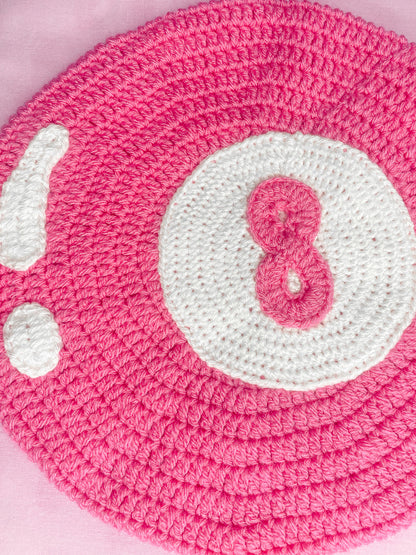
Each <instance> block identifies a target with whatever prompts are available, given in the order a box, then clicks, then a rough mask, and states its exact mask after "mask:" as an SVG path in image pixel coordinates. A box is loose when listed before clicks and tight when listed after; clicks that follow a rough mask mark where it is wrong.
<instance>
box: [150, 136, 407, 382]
mask: <svg viewBox="0 0 416 555" xmlns="http://www.w3.org/2000/svg"><path fill="white" fill-rule="evenodd" d="M277 175H283V176H287V177H291V178H294V179H296V180H299V181H301V182H303V183H305V184H306V185H309V186H310V187H311V188H312V189H313V190H314V191H315V193H316V195H317V197H318V199H319V201H320V203H321V207H322V217H321V226H320V230H319V234H318V236H317V239H316V240H315V243H314V246H315V247H316V248H317V249H318V250H319V252H320V253H321V255H322V256H323V257H324V258H325V259H326V260H327V261H328V263H329V266H330V269H331V272H332V275H333V278H334V303H333V306H332V309H331V311H330V312H329V314H328V315H327V316H326V318H325V319H324V321H323V322H322V323H321V324H320V325H318V326H316V327H313V328H310V329H307V330H300V329H295V328H285V327H282V326H279V325H278V324H277V323H276V322H275V321H274V320H273V319H271V318H269V317H268V316H266V315H265V314H264V313H263V312H262V311H261V308H260V305H259V302H258V300H257V298H256V294H255V274H256V269H257V266H258V264H259V262H260V260H261V259H262V258H263V256H264V253H263V251H262V249H261V248H260V247H259V245H257V244H256V243H255V242H254V240H253V239H252V237H251V234H250V232H249V229H248V223H247V219H246V210H247V200H248V197H249V195H250V193H251V191H252V190H253V189H254V188H255V187H256V186H257V185H258V184H259V183H261V182H262V181H264V180H266V179H269V178H270V177H273V176H277ZM159 251H160V261H159V273H160V276H161V283H162V287H163V291H164V297H165V302H166V305H167V307H168V309H169V311H170V313H171V315H172V317H173V319H174V320H175V322H176V323H177V325H178V326H179V328H180V329H181V330H182V332H183V333H184V335H185V337H186V338H187V340H188V341H189V343H190V345H191V346H192V347H193V349H194V350H195V351H196V353H197V354H198V355H199V356H200V357H201V358H202V359H203V360H204V361H206V362H207V363H208V364H209V365H211V366H213V367H215V368H218V369H219V370H221V371H223V372H225V373H227V374H229V375H230V376H232V377H235V378H241V379H243V380H245V381H247V382H250V383H253V384H257V385H260V386H265V387H275V388H277V387H284V388H287V389H298V390H307V389H313V388H316V387H319V386H324V385H328V384H333V383H336V382H340V381H344V380H349V379H352V378H354V377H356V376H358V375H359V374H360V373H362V372H364V371H365V370H366V369H368V368H370V367H372V366H373V365H375V364H376V363H377V362H379V361H380V360H382V359H384V358H385V356H386V355H387V353H388V351H389V350H390V349H391V348H392V347H393V346H394V345H395V344H396V343H397V341H398V340H399V338H400V337H401V335H402V333H403V331H404V330H405V328H406V327H407V326H408V325H409V324H410V322H411V320H412V319H413V317H414V314H415V311H416V238H415V233H414V228H413V224H412V221H411V219H410V216H409V213H408V211H407V209H406V207H405V205H404V202H403V200H402V198H401V197H400V195H399V194H398V193H397V191H396V190H395V189H394V187H393V185H392V184H391V183H390V182H389V181H388V179H387V178H386V176H385V175H384V174H383V172H382V171H381V169H380V168H379V167H378V166H376V165H375V164H374V163H372V162H371V161H370V160H369V159H368V157H367V156H366V155H365V154H364V153H363V152H361V151H359V150H356V149H354V148H351V147H349V146H347V145H345V144H343V143H340V142H337V141H332V140H330V139H325V138H322V137H317V136H311V135H303V134H301V133H296V134H294V135H290V134H286V133H275V132H271V133H268V134H266V135H262V136H258V137H250V138H248V139H246V140H245V141H244V142H242V143H238V144H235V145H232V146H230V147H229V148H226V149H223V150H221V151H218V152H216V153H215V154H213V155H212V156H210V157H208V158H207V159H206V160H204V161H203V162H202V163H201V164H200V165H199V166H198V168H197V169H196V170H195V171H194V172H193V173H192V175H190V176H189V177H188V178H187V179H186V181H185V182H184V184H183V185H182V187H181V188H180V189H179V190H178V191H177V192H176V194H175V195H174V197H173V198H172V200H171V202H170V204H169V207H168V209H167V212H166V214H165V216H164V219H163V223H162V227H161V230H160V237H159ZM290 284H291V285H290V286H291V287H295V286H296V278H295V277H293V276H292V277H291V281H290Z"/></svg>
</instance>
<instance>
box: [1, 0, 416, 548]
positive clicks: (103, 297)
mask: <svg viewBox="0 0 416 555" xmlns="http://www.w3.org/2000/svg"><path fill="white" fill-rule="evenodd" d="M415 122H416V47H415V46H414V45H412V44H409V43H408V42H407V41H406V40H405V39H404V38H403V37H398V36H397V35H395V34H393V33H387V32H385V31H384V30H383V29H381V28H377V27H375V26H373V25H371V24H368V23H365V22H364V21H362V20H360V19H356V18H354V17H353V16H351V15H346V14H343V13H342V12H340V11H338V10H332V9H330V8H328V7H322V6H319V5H317V4H311V3H308V2H303V1H302V2H297V1H292V0H225V1H219V2H217V1H214V2H210V3H204V4H199V5H198V6H197V7H194V8H191V9H188V10H181V11H178V12H176V13H170V14H168V15H167V16H166V17H164V18H159V19H157V20H155V21H153V22H151V23H149V24H147V25H146V26H145V27H143V28H140V29H138V30H136V31H133V32H130V33H128V34H126V35H121V36H118V37H115V38H113V39H110V40H109V41H108V42H107V43H106V44H105V45H99V46H97V48H96V49H95V50H94V51H93V52H90V53H88V54H87V55H86V56H85V57H84V58H82V59H81V60H80V61H78V62H77V63H76V64H75V65H73V66H71V67H70V68H69V69H68V70H67V71H66V72H65V73H64V74H62V75H60V76H59V77H58V78H57V79H56V80H54V81H53V82H52V83H51V84H50V85H48V86H47V87H46V88H44V89H43V90H42V91H41V92H40V93H39V94H38V95H37V96H35V98H34V99H33V100H32V101H31V102H29V103H28V104H27V105H26V106H24V107H23V108H22V109H21V110H20V111H19V112H18V113H17V115H16V116H14V117H13V118H12V119H11V120H10V122H9V124H8V125H7V126H6V127H5V128H4V129H3V131H2V134H1V136H0V183H2V187H1V203H0V284H1V287H0V326H1V333H0V419H1V421H2V423H3V425H4V426H5V428H6V429H7V430H8V432H9V433H10V435H11V436H12V437H13V438H14V439H15V440H16V441H17V442H18V443H19V444H20V446H21V447H22V448H23V449H24V450H25V451H26V452H27V453H28V455H29V456H30V457H31V458H32V459H33V460H34V461H35V462H36V463H37V464H38V465H39V466H40V467H41V468H42V470H43V471H45V472H46V473H47V475H48V476H49V478H50V479H51V480H52V481H53V482H54V483H55V484H56V486H57V487H58V488H59V489H61V490H62V491H64V492H66V493H67V494H68V495H69V496H71V498H72V499H74V500H75V501H77V503H79V504H80V505H81V506H82V507H85V508H87V509H88V510H90V511H91V512H93V513H94V514H96V515H98V516H100V517H101V518H102V519H104V520H105V521H107V522H110V523H112V524H114V525H115V526H117V527H119V528H121V529H123V530H126V531H128V532H130V533H133V534H135V535H137V536H138V537H140V538H143V539H148V540H150V541H152V542H155V543H158V544H161V545H164V546H165V547H168V548H172V549H174V550H177V551H179V552H184V553H201V554H213V553H218V554H221V555H245V554H254V555H260V554H261V555H266V554H281V555H283V554H284V555H295V554H312V553H315V554H323V553H327V552H328V553H329V552H337V551H340V550H343V549H346V548H348V547H351V546H354V545H358V544H360V543H363V542H368V541H370V540H371V539H373V538H376V537H381V536H383V535H385V534H387V533H388V532H392V531H395V530H397V529H399V528H400V527H402V526H405V525H407V524H409V523H410V522H411V520H412V519H413V518H415V517H416V433H415V428H416V402H415V392H416V319H415V314H416V234H415V222H416V163H415V155H416V124H415Z"/></svg>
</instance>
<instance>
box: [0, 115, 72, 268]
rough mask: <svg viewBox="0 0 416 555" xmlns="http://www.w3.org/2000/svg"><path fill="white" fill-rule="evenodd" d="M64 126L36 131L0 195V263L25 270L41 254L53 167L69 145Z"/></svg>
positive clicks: (52, 126) (44, 240) (42, 252)
mask: <svg viewBox="0 0 416 555" xmlns="http://www.w3.org/2000/svg"><path fill="white" fill-rule="evenodd" d="M68 135H69V134H68V130H67V129H65V127H62V126H60V125H54V124H52V125H49V126H48V127H45V128H43V129H41V130H40V131H39V133H38V134H37V135H36V136H35V137H34V138H33V139H32V141H31V142H30V144H29V146H28V147H27V149H26V152H25V153H24V155H23V157H22V158H21V159H20V162H19V164H18V166H17V168H16V169H15V170H14V171H13V172H12V173H11V175H10V177H9V178H8V179H7V181H6V182H5V183H4V184H3V188H2V193H1V197H0V264H2V265H3V266H7V267H8V268H11V269H12V270H27V269H28V268H29V267H30V266H32V264H34V263H35V262H36V261H37V260H39V258H41V257H42V256H43V255H44V254H45V249H46V232H45V220H46V205H47V197H48V192H49V178H50V174H51V172H52V169H53V167H54V166H55V165H56V164H57V162H58V161H59V160H60V159H61V158H62V156H63V155H64V154H65V152H66V151H67V149H68V146H69V139H68Z"/></svg>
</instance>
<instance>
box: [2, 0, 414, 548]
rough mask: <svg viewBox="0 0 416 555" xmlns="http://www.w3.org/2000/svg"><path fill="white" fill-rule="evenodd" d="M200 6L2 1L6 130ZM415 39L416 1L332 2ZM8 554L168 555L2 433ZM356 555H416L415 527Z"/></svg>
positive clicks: (109, 0)
mask: <svg viewBox="0 0 416 555" xmlns="http://www.w3.org/2000/svg"><path fill="white" fill-rule="evenodd" d="M195 2H196V0H36V1H33V0H0V126H2V125H3V124H4V123H6V121H7V119H8V118H9V116H10V115H12V114H13V113H14V112H15V111H16V109H17V108H18V107H19V106H21V105H22V104H23V103H24V102H26V101H27V100H29V99H30V98H31V97H32V95H33V94H34V93H36V92H37V91H38V90H39V89H40V88H41V87H42V86H43V85H44V84H46V83H47V82H49V81H50V80H51V79H52V78H53V77H55V76H56V75H57V74H58V73H60V72H61V71H63V70H64V69H65V68H66V67H67V66H68V65H69V64H70V63H72V62H74V61H75V60H76V59H77V58H78V57H79V56H81V55H82V54H84V53H85V52H86V51H87V50H89V49H90V48H92V47H94V46H95V44H96V43H98V42H101V41H103V40H105V39H106V38H107V37H109V36H111V35H114V34H117V33H122V32H125V31H128V30H130V29H133V28H135V27H137V26H139V25H142V24H144V23H145V22H146V21H149V20H151V19H154V18H155V17H157V16H159V15H164V14H165V13H166V12H167V11H169V10H174V9H177V8H180V7H186V6H189V5H191V4H194V3H195ZM327 3H328V4H330V5H331V6H334V7H338V8H341V9H343V10H346V11H347V10H348V11H351V12H352V13H353V14H354V15H357V16H361V17H363V18H364V19H366V20H368V21H372V22H373V23H376V24H378V25H383V26H384V27H385V28H386V29H388V30H393V31H396V32H397V33H399V34H404V35H405V36H406V37H407V38H408V39H409V40H412V41H416V1H415V0H328V2H327ZM0 553H1V554H2V555H113V554H114V555H130V554H132V555H133V554H134V555H163V554H166V553H167V552H166V551H164V550H163V549H160V548H156V547H153V546H150V545H148V544H144V543H142V542H140V541H138V540H136V539H135V538H132V537H129V536H127V535H125V534H123V533H121V532H118V531H117V530H115V529H113V528H112V527H111V526H109V525H106V524H104V523H102V522H101V521H100V520H98V519H96V518H95V517H93V516H91V515H90V514H89V513H87V512H86V511H83V510H81V509H80V508H79V507H78V506H77V505H76V504H74V503H73V502H71V501H70V500H69V499H68V498H66V496H65V495H63V494H62V493H60V492H59V491H57V490H56V489H55V488H54V487H53V486H52V485H50V484H49V482H48V481H47V480H46V478H45V477H44V476H43V475H42V474H41V472H40V471H39V470H38V468H37V467H36V466H35V465H34V464H33V463H31V462H30V461H29V460H28V459H27V457H26V455H25V454H24V453H23V452H21V451H20V449H19V448H18V447H17V445H15V444H14V443H13V442H12V441H11V440H10V439H9V437H8V436H7V435H6V434H5V432H4V431H3V430H2V429H1V428H0ZM351 554H353V555H387V554H389V555H416V523H415V524H414V525H413V526H411V527H410V528H408V529H407V530H403V531H401V532H399V533H398V534H396V535H395V536H393V537H391V538H388V539H386V540H384V541H381V542H376V543H373V544H371V545H368V546H364V547H360V548H358V549H354V550H352V551H351Z"/></svg>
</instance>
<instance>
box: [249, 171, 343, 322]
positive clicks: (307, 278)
mask: <svg viewBox="0 0 416 555" xmlns="http://www.w3.org/2000/svg"><path fill="white" fill-rule="evenodd" d="M247 218H248V222H249V225H250V231H251V233H252V235H253V237H254V239H255V241H256V242H257V243H258V244H259V245H260V246H261V247H262V248H263V250H264V251H265V252H266V253H268V254H267V255H266V256H265V257H264V259H263V260H262V262H261V263H260V265H259V267H258V270H257V275H256V292H257V296H258V299H259V301H260V306H261V307H262V310H263V311H264V312H265V313H266V314H267V315H268V316H270V317H271V318H273V319H274V320H275V321H276V322H277V323H278V324H280V325H282V326H288V327H295V328H301V329H307V328H310V327H312V326H315V325H317V324H319V323H320V322H322V320H323V319H324V318H325V316H326V315H327V314H328V312H329V310H330V308H331V306H332V300H333V295H334V283H333V280H332V275H331V270H330V269H329V266H328V263H327V262H326V261H325V260H324V259H323V258H322V256H321V255H320V254H319V252H318V251H317V249H316V248H315V247H313V242H314V240H315V238H316V236H317V234H318V231H319V224H320V221H321V205H320V204H319V200H318V199H317V197H316V195H315V193H314V192H313V191H312V189H311V188H310V187H308V186H307V185H305V184H303V183H300V182H299V181H296V180H294V179H289V178H283V177H274V178H272V179H269V180H267V181H265V182H263V183H261V184H260V185H258V186H257V187H256V189H255V190H254V191H253V193H252V194H251V196H250V199H249V206H248V210H247ZM290 270H292V271H294V272H295V273H297V275H298V278H299V280H300V285H301V288H300V291H298V292H292V291H290V289H289V287H288V274H289V271H290Z"/></svg>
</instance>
